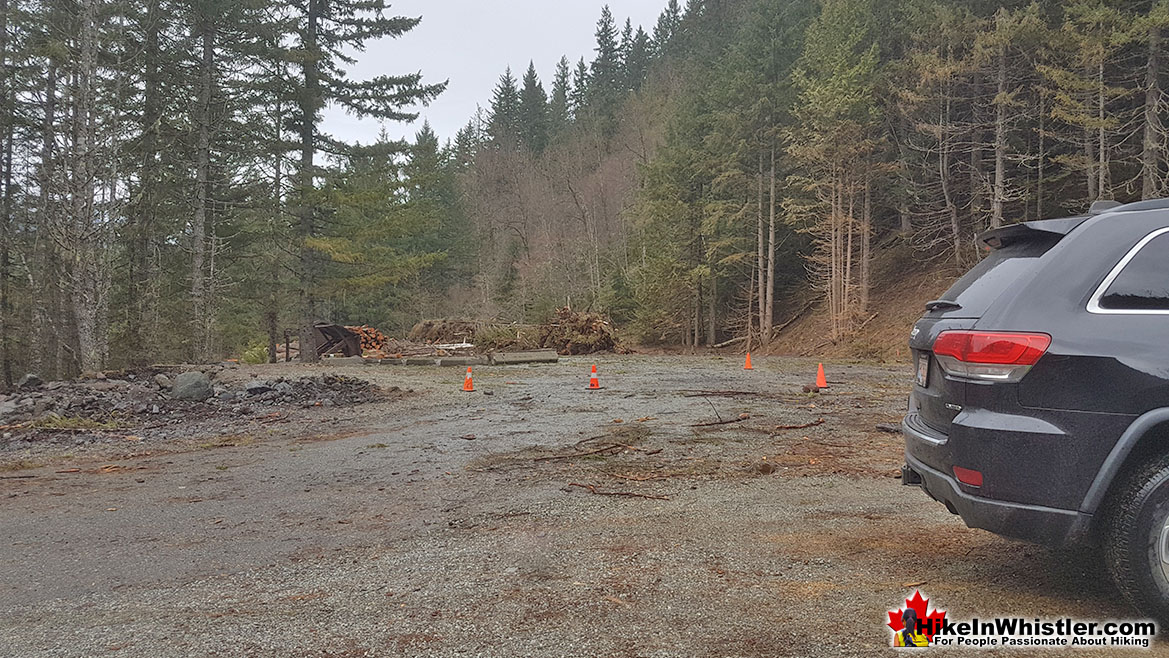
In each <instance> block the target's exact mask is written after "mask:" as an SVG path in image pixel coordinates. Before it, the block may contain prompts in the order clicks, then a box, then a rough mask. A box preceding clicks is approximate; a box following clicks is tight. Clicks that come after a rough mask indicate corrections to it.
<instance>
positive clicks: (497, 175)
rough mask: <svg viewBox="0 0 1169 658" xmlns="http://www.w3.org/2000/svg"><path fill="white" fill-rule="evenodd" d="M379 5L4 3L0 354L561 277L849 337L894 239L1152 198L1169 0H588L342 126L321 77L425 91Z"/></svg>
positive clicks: (54, 362)
mask: <svg viewBox="0 0 1169 658" xmlns="http://www.w3.org/2000/svg"><path fill="white" fill-rule="evenodd" d="M384 10H389V7H388V6H386V5H385V3H384V2H382V1H381V0H296V1H293V2H285V3H278V4H271V5H269V4H268V3H263V2H256V1H255V0H243V1H242V2H221V1H219V0H71V1H69V2H66V1H63V0H61V1H58V0H40V1H37V2H18V1H16V0H0V23H2V24H0V63H2V64H3V67H2V71H3V79H2V80H0V139H2V153H0V176H2V177H3V184H2V192H3V196H2V199H0V215H2V217H0V221H2V222H3V227H2V229H0V239H2V243H0V297H2V299H0V323H2V326H0V336H2V340H3V343H2V345H0V349H2V351H3V354H2V355H0V360H2V363H3V371H4V372H3V379H4V382H6V383H8V384H10V383H11V382H12V380H13V378H14V377H18V376H19V375H20V374H22V372H24V371H26V370H27V371H36V372H38V373H40V374H42V375H44V376H66V375H71V374H75V373H78V372H83V371H90V370H98V369H102V368H106V367H114V366H121V365H130V364H135V363H143V362H156V361H176V360H196V361H206V360H211V359H217V358H221V357H223V356H228V355H239V354H242V353H247V354H248V355H249V357H252V358H259V359H264V358H267V357H268V356H273V357H274V355H275V342H276V341H277V340H282V339H283V335H284V332H285V330H287V329H290V328H293V329H294V330H297V331H300V333H301V341H302V344H311V340H312V338H311V335H312V332H311V331H305V329H306V328H307V327H309V326H311V324H312V323H313V322H316V321H335V322H342V323H349V324H359V323H368V324H373V325H376V326H379V327H381V328H382V329H385V330H389V331H401V330H403V329H405V328H408V327H409V326H410V325H411V324H413V323H414V322H415V321H416V320H419V319H421V318H424V317H437V316H458V317H464V318H476V319H495V320H500V321H506V322H537V321H540V320H541V319H543V318H545V317H547V316H548V315H549V314H550V313H552V312H553V310H554V309H556V308H557V307H561V306H565V305H570V306H572V307H573V308H579V309H593V310H603V311H606V312H608V313H610V314H611V315H612V317H613V318H614V320H615V321H616V322H617V323H618V324H619V325H620V326H623V327H625V328H626V329H627V330H628V332H629V334H630V336H632V337H635V338H636V339H638V340H641V341H644V342H647V343H664V344H674V345H685V346H698V345H707V344H715V343H719V342H721V341H724V340H726V339H728V338H732V337H742V336H747V335H750V336H751V340H752V343H753V344H756V345H758V344H760V343H766V342H767V340H768V339H769V337H770V336H772V335H773V333H774V331H775V328H776V322H777V320H783V319H784V318H786V317H789V316H790V315H791V314H792V313H794V312H795V310H797V308H796V307H797V306H800V307H802V306H803V305H805V304H807V303H808V302H810V301H820V302H822V304H821V306H819V307H817V309H818V310H817V312H820V313H823V314H825V315H826V316H827V317H828V319H829V320H830V326H831V334H832V335H831V336H830V337H829V338H832V339H837V338H841V337H845V336H848V335H849V334H850V333H852V332H855V331H857V330H858V328H860V325H862V324H863V320H864V318H865V317H867V316H868V313H869V307H870V305H871V302H870V293H871V292H872V290H873V287H874V285H875V279H874V273H873V272H874V270H873V264H874V262H876V261H878V260H880V259H884V260H885V261H886V262H890V261H891V262H892V263H893V265H894V267H895V268H896V266H897V265H898V264H899V263H903V264H904V266H905V267H909V265H910V264H912V263H922V262H930V263H934V264H939V265H940V264H943V263H944V264H947V265H948V266H951V267H953V268H955V269H960V268H962V267H964V266H968V265H970V264H971V263H973V262H975V261H976V260H977V259H978V258H979V257H980V253H979V250H978V248H977V246H976V243H975V241H974V237H975V236H976V235H977V234H978V233H979V232H981V231H983V230H985V229H987V228H991V227H996V226H999V225H1002V224H1004V223H1011V222H1016V221H1024V220H1029V219H1038V218H1044V217H1051V216H1058V215H1062V214H1070V213H1079V212H1082V211H1083V210H1084V209H1085V208H1086V207H1087V205H1088V204H1089V202H1090V201H1091V200H1094V199H1099V198H1110V199H1118V200H1122V201H1128V200H1136V199H1141V198H1152V197H1158V196H1167V195H1169V189H1167V188H1169V160H1167V152H1166V146H1167V141H1169V140H1167V131H1169V128H1167V127H1166V125H1165V124H1166V122H1167V121H1169V97H1167V96H1166V92H1165V89H1166V83H1167V80H1166V76H1167V74H1166V72H1165V70H1164V69H1165V68H1166V67H1165V64H1164V62H1163V61H1162V60H1163V58H1164V54H1165V47H1164V41H1163V39H1162V32H1163V31H1165V30H1166V29H1167V28H1169V0H1148V1H1143V2H1120V1H1105V0H1069V1H1065V2H1055V1H1047V2H1030V3H1024V2H1013V3H1012V2H983V1H978V0H975V1H967V2H957V1H950V0H897V1H884V0H690V1H689V2H687V3H686V4H685V6H681V5H680V4H679V3H678V1H677V0H669V2H668V3H667V4H666V6H665V8H664V10H663V12H662V14H661V17H660V18H659V19H658V21H657V23H656V24H655V25H652V26H643V27H637V26H633V25H632V24H630V23H629V22H628V21H624V22H622V21H621V20H620V19H619V18H617V17H615V16H614V15H613V14H612V13H611V12H610V10H609V9H608V8H605V9H604V10H603V12H602V14H601V16H600V19H599V21H598V23H597V25H596V48H595V51H594V52H593V53H592V54H591V56H590V57H589V58H588V59H580V60H578V61H576V62H575V63H574V62H571V61H569V60H568V59H567V58H564V59H561V60H560V62H559V63H557V65H556V68H555V74H554V76H553V77H552V79H551V80H550V81H549V84H548V86H545V84H544V82H543V81H541V79H540V77H539V75H538V73H537V68H536V66H535V64H534V63H531V64H528V65H527V66H526V69H525V68H524V67H520V68H517V69H516V70H515V71H513V70H508V71H506V72H504V73H503V74H502V76H501V78H500V80H499V83H498V85H497V87H496V90H495V93H494V95H493V97H492V98H490V99H484V102H485V107H484V109H482V110H481V111H480V112H479V113H478V114H477V115H476V116H474V117H471V118H470V121H469V123H468V124H467V126H466V127H465V128H464V129H462V130H461V131H460V132H459V133H458V134H457V135H455V136H452V137H451V138H450V139H443V138H442V137H441V136H438V135H436V134H435V133H434V132H433V131H432V130H431V129H430V128H429V126H427V125H422V126H420V127H419V129H418V132H417V136H416V138H414V139H413V140H410V141H408V142H401V141H396V140H392V139H388V138H386V137H385V136H384V135H383V136H382V137H381V138H380V139H376V140H375V139H371V140H370V142H371V143H368V144H361V145H356V144H346V143H342V142H340V141H338V140H336V139H333V138H331V137H330V136H329V135H328V134H326V133H325V132H324V131H323V130H322V127H321V119H320V112H321V109H322V108H323V107H325V106H326V105H328V104H338V105H340V106H343V107H344V108H346V109H348V110H350V111H352V112H353V113H355V114H357V115H359V116H368V117H373V118H380V119H384V120H395V121H401V120H410V119H412V118H414V115H413V113H414V112H416V111H417V109H416V108H417V107H418V105H419V104H422V103H425V102H427V101H428V100H430V99H433V98H435V97H436V95H437V94H440V93H442V91H443V86H444V85H443V84H441V83H438V84H435V81H427V80H424V79H423V78H422V77H421V76H420V75H418V74H403V75H400V74H398V73H397V72H393V71H388V72H386V73H385V75H384V76H382V77H378V78H375V79H371V80H353V79H350V78H349V77H347V76H346V74H345V69H346V66H347V65H348V64H349V63H351V62H352V61H353V58H354V57H356V56H359V55H360V51H361V49H362V47H363V45H364V44H366V43H368V42H370V41H371V40H374V39H378V38H383V37H395V36H399V35H401V34H404V33H405V32H407V31H409V30H410V29H412V28H413V27H414V26H415V25H416V24H417V22H418V19H417V18H401V17H391V16H390V15H389V14H388V13H384ZM467 56H468V57H473V56H474V53H468V54H467ZM541 64H542V65H543V64H548V63H541ZM521 71H523V72H522V73H521ZM304 353H311V350H304Z"/></svg>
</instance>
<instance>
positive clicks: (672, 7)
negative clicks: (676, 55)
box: [653, 0, 682, 58]
mask: <svg viewBox="0 0 1169 658" xmlns="http://www.w3.org/2000/svg"><path fill="white" fill-rule="evenodd" d="M681 24H682V9H681V7H679V6H678V0H670V1H669V2H668V3H666V8H665V9H664V10H663V11H662V13H661V15H660V16H658V22H657V25H655V26H654V32H653V55H654V57H659V58H660V57H664V56H666V55H667V54H668V53H670V45H671V42H672V41H673V40H674V35H676V34H677V33H678V27H679V26H680V25H681Z"/></svg>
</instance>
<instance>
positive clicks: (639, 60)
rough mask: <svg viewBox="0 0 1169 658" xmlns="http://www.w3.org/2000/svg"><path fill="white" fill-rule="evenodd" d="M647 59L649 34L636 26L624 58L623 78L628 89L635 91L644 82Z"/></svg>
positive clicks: (646, 71) (648, 57)
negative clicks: (635, 31) (626, 55)
mask: <svg viewBox="0 0 1169 658" xmlns="http://www.w3.org/2000/svg"><path fill="white" fill-rule="evenodd" d="M649 59H650V42H649V35H648V34H646V33H645V30H643V29H641V27H640V26H638V28H637V34H635V35H634V37H633V44H632V45H631V46H630V48H629V56H628V57H627V58H626V60H625V80H626V85H627V87H628V88H629V90H630V91H637V90H638V89H640V88H641V85H642V83H643V82H645V77H646V75H647V74H648V73H649Z"/></svg>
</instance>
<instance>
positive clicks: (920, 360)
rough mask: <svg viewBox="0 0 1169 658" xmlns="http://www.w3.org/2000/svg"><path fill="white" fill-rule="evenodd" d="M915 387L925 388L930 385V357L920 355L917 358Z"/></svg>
mask: <svg viewBox="0 0 1169 658" xmlns="http://www.w3.org/2000/svg"><path fill="white" fill-rule="evenodd" d="M917 385H918V386H920V387H922V388H927V387H929V385H930V355H928V354H922V355H921V356H919V357H917Z"/></svg>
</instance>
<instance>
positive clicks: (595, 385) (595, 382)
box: [589, 364, 601, 391]
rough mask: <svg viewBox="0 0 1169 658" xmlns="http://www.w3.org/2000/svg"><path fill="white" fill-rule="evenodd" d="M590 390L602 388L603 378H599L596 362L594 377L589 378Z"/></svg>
mask: <svg viewBox="0 0 1169 658" xmlns="http://www.w3.org/2000/svg"><path fill="white" fill-rule="evenodd" d="M589 390H590V391H599V390H601V380H599V379H597V366H596V364H594V365H593V374H592V377H590V378H589Z"/></svg>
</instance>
